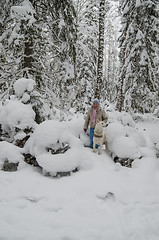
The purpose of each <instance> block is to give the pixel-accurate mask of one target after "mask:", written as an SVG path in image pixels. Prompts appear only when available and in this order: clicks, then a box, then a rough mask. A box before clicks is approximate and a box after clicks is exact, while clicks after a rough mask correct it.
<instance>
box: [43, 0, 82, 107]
mask: <svg viewBox="0 0 159 240" xmlns="http://www.w3.org/2000/svg"><path fill="white" fill-rule="evenodd" d="M46 5H47V8H48V26H49V37H50V39H51V41H52V43H51V49H50V50H51V52H50V71H51V73H52V78H53V84H52V87H53V91H54V92H55V94H56V96H57V97H58V98H59V100H60V105H61V108H67V107H68V108H69V107H70V106H72V105H73V102H74V100H75V98H76V72H75V62H76V48H75V43H76V38H77V36H76V26H75V22H74V19H75V10H74V6H73V3H72V1H70V0H62V1H58V0H49V1H47V4H46Z"/></svg>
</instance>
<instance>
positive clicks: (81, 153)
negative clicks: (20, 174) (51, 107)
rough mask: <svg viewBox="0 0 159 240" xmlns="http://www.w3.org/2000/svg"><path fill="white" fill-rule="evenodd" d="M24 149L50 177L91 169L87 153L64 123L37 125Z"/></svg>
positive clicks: (45, 122)
mask: <svg viewBox="0 0 159 240" xmlns="http://www.w3.org/2000/svg"><path fill="white" fill-rule="evenodd" d="M25 148H26V149H27V150H28V152H29V153H30V154H31V155H33V156H35V157H36V160H37V162H38V164H39V165H40V166H41V167H42V168H43V170H45V171H46V172H49V173H50V174H51V175H56V173H57V172H63V171H65V172H66V171H72V170H74V169H75V168H78V169H88V168H90V167H91V164H90V160H89V157H88V156H87V151H86V150H85V149H84V148H83V145H82V143H81V141H80V139H79V138H77V137H76V136H75V135H73V134H72V132H70V129H69V128H68V127H67V125H66V123H65V122H59V121H56V120H48V121H44V122H43V123H41V124H39V125H38V126H37V127H36V129H35V131H34V133H33V134H32V136H31V137H30V139H29V140H28V142H27V143H26V146H25Z"/></svg>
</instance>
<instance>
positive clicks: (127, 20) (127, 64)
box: [118, 0, 159, 113]
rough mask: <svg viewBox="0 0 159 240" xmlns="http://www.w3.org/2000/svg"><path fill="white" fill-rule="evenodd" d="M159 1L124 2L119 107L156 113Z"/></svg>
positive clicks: (122, 2) (122, 5) (122, 8)
mask: <svg viewBox="0 0 159 240" xmlns="http://www.w3.org/2000/svg"><path fill="white" fill-rule="evenodd" d="M157 2H158V1H156V0H152V1H128V0H123V1H121V10H122V26H123V27H122V34H121V36H120V49H121V51H120V60H121V71H120V85H121V86H120V89H119V91H120V93H119V94H120V101H119V102H120V104H119V105H118V108H119V109H120V110H126V111H131V110H133V111H134V112H140V113H145V112H153V111H154V110H155V108H156V107H157V105H158V78H157V74H156V69H157V68H158V67H159V61H158V60H157V59H158V57H156V56H157V49H158V46H159V45H158V39H157V35H158V31H159V30H158V29H159V28H158V10H157Z"/></svg>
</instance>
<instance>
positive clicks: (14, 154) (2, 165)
mask: <svg viewBox="0 0 159 240" xmlns="http://www.w3.org/2000/svg"><path fill="white" fill-rule="evenodd" d="M22 152H23V150H22V149H21V148H19V147H17V146H14V145H13V144H11V143H8V142H6V141H2V142H0V153H1V154H0V169H2V170H4V171H10V172H12V171H16V170H17V168H18V166H20V165H23V159H24V157H23V155H22Z"/></svg>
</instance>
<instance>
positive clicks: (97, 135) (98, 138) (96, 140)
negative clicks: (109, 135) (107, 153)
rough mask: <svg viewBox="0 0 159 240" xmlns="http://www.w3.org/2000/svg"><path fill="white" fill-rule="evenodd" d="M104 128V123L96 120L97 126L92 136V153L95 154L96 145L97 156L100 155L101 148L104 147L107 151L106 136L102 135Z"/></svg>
mask: <svg viewBox="0 0 159 240" xmlns="http://www.w3.org/2000/svg"><path fill="white" fill-rule="evenodd" d="M104 127H106V123H105V122H103V121H99V120H97V124H96V126H95V129H94V136H93V152H96V150H95V146H96V144H97V145H98V146H99V147H98V154H99V155H100V154H102V146H103V144H104V145H105V149H107V140H106V134H105V133H104V129H103V128H104Z"/></svg>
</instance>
